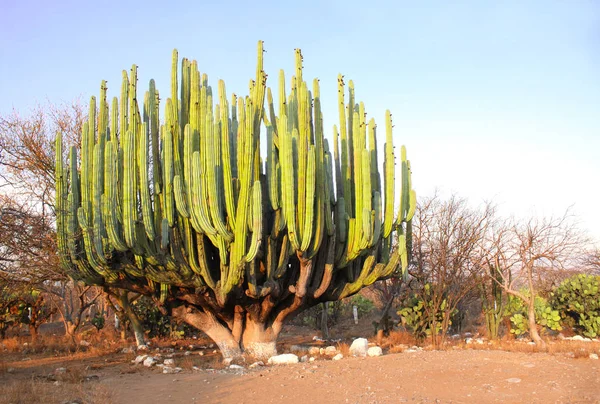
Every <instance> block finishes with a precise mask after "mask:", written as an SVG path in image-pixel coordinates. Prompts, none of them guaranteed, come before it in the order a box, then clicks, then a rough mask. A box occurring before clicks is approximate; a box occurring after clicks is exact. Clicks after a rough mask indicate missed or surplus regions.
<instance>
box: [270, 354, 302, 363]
mask: <svg viewBox="0 0 600 404" xmlns="http://www.w3.org/2000/svg"><path fill="white" fill-rule="evenodd" d="M268 363H269V365H290V364H293V363H298V356H296V355H294V354H281V355H275V356H271V357H270V358H269V361H268Z"/></svg>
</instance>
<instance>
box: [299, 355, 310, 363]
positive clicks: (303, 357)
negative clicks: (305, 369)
mask: <svg viewBox="0 0 600 404" xmlns="http://www.w3.org/2000/svg"><path fill="white" fill-rule="evenodd" d="M300 362H302V363H304V362H308V355H303V356H302V357H301V358H300Z"/></svg>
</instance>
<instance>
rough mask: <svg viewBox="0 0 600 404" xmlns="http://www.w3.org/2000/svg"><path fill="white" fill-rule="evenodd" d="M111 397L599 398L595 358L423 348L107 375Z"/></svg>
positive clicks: (207, 399) (475, 400)
mask: <svg viewBox="0 0 600 404" xmlns="http://www.w3.org/2000/svg"><path fill="white" fill-rule="evenodd" d="M102 383H106V384H107V385H109V386H111V387H112V388H113V389H114V392H115V396H114V397H115V402H116V403H127V404H129V403H165V402H172V403H190V402H203V403H224V404H225V403H258V402H264V403H281V402H284V403H403V402H407V403H440V402H441V403H598V402H600V363H599V362H598V361H593V360H589V359H584V358H581V359H573V358H568V357H565V356H557V355H548V354H527V353H518V352H517V353H514V352H503V351H479V350H457V351H423V352H415V353H399V354H390V355H385V356H382V357H378V358H364V359H361V358H347V359H343V360H341V361H329V360H328V361H325V360H323V361H316V362H313V363H305V364H303V363H301V364H297V365H287V366H277V367H264V368H259V369H256V370H249V371H244V372H243V373H242V374H239V373H234V372H231V371H207V370H202V371H199V372H196V373H186V374H178V375H163V374H157V373H152V372H141V373H136V374H121V375H115V376H109V377H107V378H105V379H104V380H103V381H102Z"/></svg>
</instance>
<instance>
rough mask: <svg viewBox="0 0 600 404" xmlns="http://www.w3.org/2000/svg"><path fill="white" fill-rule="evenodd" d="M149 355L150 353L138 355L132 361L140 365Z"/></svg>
mask: <svg viewBox="0 0 600 404" xmlns="http://www.w3.org/2000/svg"><path fill="white" fill-rule="evenodd" d="M147 357H148V355H138V356H136V358H135V359H134V360H132V362H133V363H135V364H136V365H139V364H140V363H142V362H144V361H145V360H146V358H147Z"/></svg>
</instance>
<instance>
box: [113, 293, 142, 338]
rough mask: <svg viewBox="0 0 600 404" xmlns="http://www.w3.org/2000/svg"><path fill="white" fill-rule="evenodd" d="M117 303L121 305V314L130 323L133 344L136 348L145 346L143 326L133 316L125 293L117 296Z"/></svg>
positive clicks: (138, 319) (134, 315)
mask: <svg viewBox="0 0 600 404" xmlns="http://www.w3.org/2000/svg"><path fill="white" fill-rule="evenodd" d="M119 302H120V303H121V307H122V308H123V312H124V313H125V315H126V316H127V318H128V319H129V322H130V323H131V328H133V335H134V336H135V343H136V345H137V346H140V345H146V338H145V333H144V326H143V325H142V322H141V321H140V318H139V317H138V316H137V314H135V312H134V311H133V308H132V307H131V304H130V302H129V296H127V292H123V293H122V294H121V295H120V296H119Z"/></svg>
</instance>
